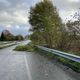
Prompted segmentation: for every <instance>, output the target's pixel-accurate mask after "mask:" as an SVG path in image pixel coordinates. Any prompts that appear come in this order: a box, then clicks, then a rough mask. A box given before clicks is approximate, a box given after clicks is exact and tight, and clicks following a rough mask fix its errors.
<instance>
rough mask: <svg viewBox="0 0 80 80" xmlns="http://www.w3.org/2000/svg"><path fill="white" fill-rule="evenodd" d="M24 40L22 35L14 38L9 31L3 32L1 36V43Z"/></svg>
mask: <svg viewBox="0 0 80 80" xmlns="http://www.w3.org/2000/svg"><path fill="white" fill-rule="evenodd" d="M22 40H24V37H23V36H22V35H16V36H14V35H13V34H12V33H10V32H9V31H8V30H3V31H2V33H1V36H0V41H1V42H3V41H22Z"/></svg>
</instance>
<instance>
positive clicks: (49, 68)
mask: <svg viewBox="0 0 80 80" xmlns="http://www.w3.org/2000/svg"><path fill="white" fill-rule="evenodd" d="M14 48H15V46H12V47H8V48H5V49H1V50H0V80H80V74H77V73H75V72H72V71H71V72H72V73H71V72H69V71H65V69H64V68H62V66H60V64H58V63H53V61H52V60H50V59H47V58H45V57H44V56H41V55H40V54H37V53H29V52H16V51H13V49H14Z"/></svg>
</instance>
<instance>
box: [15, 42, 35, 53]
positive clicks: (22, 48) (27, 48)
mask: <svg viewBox="0 0 80 80" xmlns="http://www.w3.org/2000/svg"><path fill="white" fill-rule="evenodd" d="M14 50H15V51H28V52H32V51H34V45H33V44H32V43H29V44H27V45H18V46H16V48H15V49H14Z"/></svg>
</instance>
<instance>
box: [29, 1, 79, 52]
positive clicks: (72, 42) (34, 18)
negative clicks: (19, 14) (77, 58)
mask: <svg viewBox="0 0 80 80" xmlns="http://www.w3.org/2000/svg"><path fill="white" fill-rule="evenodd" d="M76 16H77V18H76ZM73 18H76V20H74V21H71V20H69V21H68V22H67V23H63V22H62V19H61V17H60V16H59V12H58V10H57V8H56V6H54V5H53V3H52V2H51V1H49V0H43V1H41V2H39V3H37V4H36V5H35V6H33V7H31V9H30V16H29V23H30V24H31V25H32V27H31V29H30V31H32V32H33V33H32V34H31V35H30V39H31V40H32V42H33V43H34V44H37V45H41V46H46V47H50V48H55V49H60V50H66V51H72V52H76V51H77V52H79V51H80V16H79V13H77V14H76V15H74V16H73Z"/></svg>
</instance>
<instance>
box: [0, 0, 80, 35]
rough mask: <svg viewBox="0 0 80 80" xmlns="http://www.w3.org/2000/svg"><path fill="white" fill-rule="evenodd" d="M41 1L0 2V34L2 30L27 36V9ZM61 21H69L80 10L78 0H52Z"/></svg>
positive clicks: (16, 0)
mask: <svg viewBox="0 0 80 80" xmlns="http://www.w3.org/2000/svg"><path fill="white" fill-rule="evenodd" d="M39 1H41V0H0V32H1V31H2V30H4V29H7V30H10V31H11V32H12V33H14V34H23V35H26V34H29V31H28V30H29V28H30V24H29V23H28V17H29V9H30V7H31V6H34V5H35V4H36V3H38V2H39ZM52 1H53V4H54V5H55V6H56V7H57V9H58V10H59V15H60V16H61V18H62V20H63V21H65V19H66V18H67V19H70V18H71V17H70V15H73V14H74V13H75V12H76V11H77V10H78V9H79V8H80V0H52Z"/></svg>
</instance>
